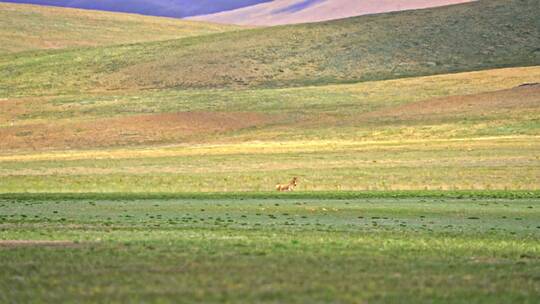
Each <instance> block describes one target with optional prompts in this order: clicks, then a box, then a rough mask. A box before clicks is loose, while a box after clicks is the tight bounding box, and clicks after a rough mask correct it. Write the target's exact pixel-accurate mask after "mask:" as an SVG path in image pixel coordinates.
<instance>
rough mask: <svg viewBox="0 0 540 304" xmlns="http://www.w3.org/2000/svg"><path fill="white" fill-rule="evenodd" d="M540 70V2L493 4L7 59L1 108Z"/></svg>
mask: <svg viewBox="0 0 540 304" xmlns="http://www.w3.org/2000/svg"><path fill="white" fill-rule="evenodd" d="M530 65H540V1H538V0H486V1H479V2H472V3H469V4H462V5H455V6H446V7H440V8H432V9H426V10H418V11H405V12H397V13H389V14H382V15H370V16H362V17H356V18H349V19H344V20H337V21H329V22H323V23H314V24H302V25H292V26H280V27H270V28H257V29H250V30H243V31H233V32H225V33H220V34H215V35H205V36H198V37H192V38H184V39H179V40H173V41H166V42H152V43H141V44H133V45H124V46H114V47H107V48H95V49H85V50H75V51H54V52H53V51H48V52H43V53H41V54H40V53H37V54H32V56H15V55H4V56H0V98H1V97H2V96H27V95H43V94H73V93H79V92H85V91H100V90H135V89H143V88H144V89H149V88H178V89H187V88H248V87H251V88H255V87H258V88H261V87H271V88H279V87H292V86H306V85H324V84H331V83H351V82H359V81H369V80H382V79H393V78H402V77H411V76H422V75H434V74H444V73H453V72H459V71H472V70H482V69H489V68H497V67H511V66H530Z"/></svg>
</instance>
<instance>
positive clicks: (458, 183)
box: [0, 67, 540, 193]
mask: <svg viewBox="0 0 540 304" xmlns="http://www.w3.org/2000/svg"><path fill="white" fill-rule="evenodd" d="M537 79H540V68H538V67H527V68H510V69H497V70H488V71H481V72H468V73H458V74H448V75H438V76H429V77H418V78H407V79H398V80H388V81H377V82H368V83H359V84H350V85H335V86H321V87H305V88H286V89H252V90H224V89H223V90H197V91H186V90H159V91H149V92H124V93H122V94H118V93H111V94H94V95H82V96H79V95H67V96H56V97H41V98H37V97H32V98H20V99H17V98H15V99H8V100H6V101H4V102H3V103H2V105H1V106H0V107H2V109H3V111H1V112H0V113H1V114H0V116H1V117H2V118H4V120H3V121H4V122H5V123H4V125H3V127H2V128H0V135H1V136H2V138H4V140H3V141H2V143H0V145H1V146H2V149H1V150H2V151H1V155H0V176H1V177H2V178H1V179H0V191H1V192H4V193H6V192H141V191H143V192H173V193H177V192H196V191H205V192H213V191H270V190H272V188H273V186H274V185H275V184H276V183H277V182H283V181H285V180H288V179H289V178H290V176H293V175H296V176H299V177H300V179H301V183H300V186H299V190H304V191H315V190H319V191H324V190H326V191H335V190H406V189H416V190H426V189H437V190H452V189H455V190H458V189H500V190H504V189H538V186H539V185H540V180H539V177H540V159H539V157H540V144H539V143H540V141H539V140H538V139H539V136H540V133H539V130H540V121H539V120H538V117H539V115H540V112H539V110H540V108H539V106H540V87H539V86H529V87H518V86H519V85H520V84H523V83H529V82H534V81H535V80H537Z"/></svg>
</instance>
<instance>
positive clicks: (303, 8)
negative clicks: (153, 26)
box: [191, 0, 474, 25]
mask: <svg viewBox="0 0 540 304" xmlns="http://www.w3.org/2000/svg"><path fill="white" fill-rule="evenodd" d="M471 1H474V0H362V1H359V0H275V1H272V2H268V3H263V4H259V5H254V6H249V7H245V8H240V9H236V10H232V11H225V12H221V13H216V14H211V15H204V16H197V17H193V18H191V19H194V20H204V21H210V22H217V23H225V24H227V23H228V24H243V25H279V24H295V23H305V22H317V21H326V20H332V19H340V18H346V17H352V16H360V15H367V14H376V13H385V12H392V11H401V10H410V9H420V8H429V7H436V6H443V5H450V4H457V3H465V2H471Z"/></svg>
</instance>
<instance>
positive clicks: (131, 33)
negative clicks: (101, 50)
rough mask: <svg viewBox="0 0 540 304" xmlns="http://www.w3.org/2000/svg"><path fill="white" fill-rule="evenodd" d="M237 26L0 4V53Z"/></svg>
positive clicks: (153, 38) (171, 36)
mask: <svg viewBox="0 0 540 304" xmlns="http://www.w3.org/2000/svg"><path fill="white" fill-rule="evenodd" d="M238 28H239V27H235V26H227V25H216V24H210V23H204V22H188V21H180V20H176V19H170V18H157V17H144V16H140V15H131V14H119V13H106V12H99V11H87V10H78V9H65V8H54V7H46V6H37V5H22V4H9V3H0V54H6V53H15V52H23V51H34V50H41V49H65V48H75V47H89V46H104V45H115V44H126V43H135V42H148V41H159V40H171V39H178V38H183V37H190V36H196V35H203V34H212V33H219V32H224V31H227V30H234V29H238Z"/></svg>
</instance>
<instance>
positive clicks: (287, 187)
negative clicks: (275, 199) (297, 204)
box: [276, 177, 298, 191]
mask: <svg viewBox="0 0 540 304" xmlns="http://www.w3.org/2000/svg"><path fill="white" fill-rule="evenodd" d="M297 185H298V178H297V177H293V179H292V180H291V181H290V182H289V183H288V184H277V185H276V190H277V191H293V190H294V187H296V186H297Z"/></svg>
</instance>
